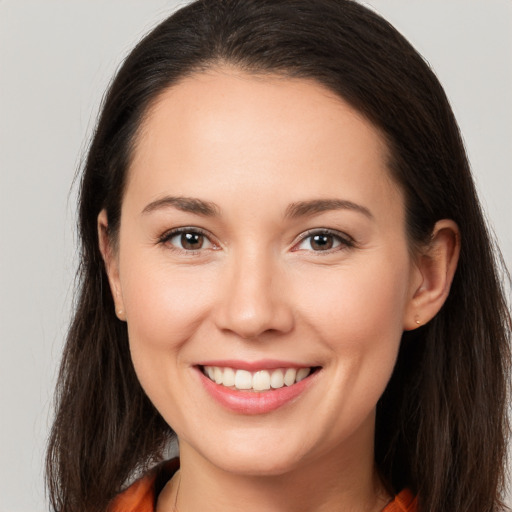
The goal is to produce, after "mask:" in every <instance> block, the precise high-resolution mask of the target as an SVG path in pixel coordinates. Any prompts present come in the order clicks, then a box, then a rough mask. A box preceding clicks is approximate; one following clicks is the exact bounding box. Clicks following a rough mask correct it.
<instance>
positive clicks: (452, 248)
mask: <svg viewBox="0 0 512 512" xmlns="http://www.w3.org/2000/svg"><path fill="white" fill-rule="evenodd" d="M459 253H460V232H459V228H458V226H457V224H456V223H455V222H454V221H452V220H448V219H444V220H440V221H438V222H437V223H436V225H435V226H434V230H433V232H432V238H431V241H430V243H429V244H428V246H427V247H426V248H425V249H424V250H423V251H422V252H420V253H419V255H418V257H417V261H416V267H415V269H414V274H415V275H414V276H413V278H412V279H411V283H412V289H411V295H410V300H409V303H408V305H407V308H406V312H405V317H404V330H412V329H416V328H417V327H419V326H420V325H423V324H426V323H427V322H429V321H430V320H431V319H432V318H434V316H435V315H436V314H437V313H438V312H439V310H440V309H441V307H442V306H443V304H444V302H445V300H446V298H447V297H448V294H449V293H450V286H451V284H452V280H453V276H454V275H455V270H456V268H457V262H458V261H459Z"/></svg>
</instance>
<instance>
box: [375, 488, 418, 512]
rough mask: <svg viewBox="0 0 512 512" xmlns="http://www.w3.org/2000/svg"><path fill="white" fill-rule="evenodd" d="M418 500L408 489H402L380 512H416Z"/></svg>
mask: <svg viewBox="0 0 512 512" xmlns="http://www.w3.org/2000/svg"><path fill="white" fill-rule="evenodd" d="M417 510H418V500H417V499H416V497H415V496H414V494H413V493H412V492H411V491H409V489H404V490H403V491H402V492H401V493H400V494H397V495H396V496H395V499H394V500H393V501H392V502H391V503H389V505H387V507H386V508H385V509H384V510H383V511H382V512H417Z"/></svg>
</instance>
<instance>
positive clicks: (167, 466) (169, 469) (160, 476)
mask: <svg viewBox="0 0 512 512" xmlns="http://www.w3.org/2000/svg"><path fill="white" fill-rule="evenodd" d="M178 468H179V461H178V459H172V460H170V461H167V462H164V463H162V464H159V465H158V466H156V467H155V468H153V469H152V470H151V471H149V472H148V473H146V474H145V475H144V476H143V477H142V478H140V479H138V480H136V481H135V482H133V483H132V484H131V485H130V486H129V487H127V488H126V489H125V490H124V491H122V492H120V493H119V494H118V495H117V496H116V497H115V498H114V499H113V500H112V501H111V502H110V505H109V507H108V512H154V511H155V503H156V497H157V496H158V494H159V492H160V491H161V489H162V488H163V487H164V485H165V484H166V483H167V482H168V481H169V480H170V478H171V477H172V475H173V474H174V473H175V472H176V471H177V470H178Z"/></svg>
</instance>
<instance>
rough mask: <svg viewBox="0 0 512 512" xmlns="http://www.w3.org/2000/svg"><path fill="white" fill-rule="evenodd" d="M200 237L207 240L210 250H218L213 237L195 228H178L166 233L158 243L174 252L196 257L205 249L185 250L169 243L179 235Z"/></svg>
mask: <svg viewBox="0 0 512 512" xmlns="http://www.w3.org/2000/svg"><path fill="white" fill-rule="evenodd" d="M187 234H190V235H200V236H202V237H203V238H204V240H206V241H207V242H208V243H209V244H210V245H211V247H208V249H213V250H217V249H218V245H217V244H215V243H214V242H212V240H211V235H209V234H208V233H207V232H206V231H204V230H202V229H200V228H194V227H182V228H176V229H172V230H171V231H166V232H165V233H164V234H163V235H162V236H160V237H159V238H158V243H159V244H162V245H167V246H168V247H169V248H170V249H172V250H173V251H178V252H181V253H185V254H187V255H194V254H199V253H200V252H201V251H202V250H204V249H205V248H204V247H200V248H199V249H184V248H181V247H177V246H176V245H174V244H171V243H169V242H170V241H171V240H172V239H173V238H174V237H176V236H179V235H187Z"/></svg>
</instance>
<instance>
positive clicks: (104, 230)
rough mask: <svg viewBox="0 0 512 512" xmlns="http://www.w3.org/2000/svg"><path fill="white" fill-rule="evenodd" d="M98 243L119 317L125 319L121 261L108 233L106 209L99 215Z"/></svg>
mask: <svg viewBox="0 0 512 512" xmlns="http://www.w3.org/2000/svg"><path fill="white" fill-rule="evenodd" d="M98 243H99V247H100V252H101V255H102V257H103V262H104V263H105V270H106V272H107V276H108V282H109V284H110V292H111V293H112V298H113V299H114V305H115V308H116V315H117V318H119V320H122V321H125V320H126V315H125V311H124V303H123V296H122V293H121V284H120V280H119V262H118V259H117V255H116V251H115V249H114V247H113V246H112V240H111V238H110V236H109V233H108V219H107V212H106V211H105V210H101V212H100V213H99V215H98Z"/></svg>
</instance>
